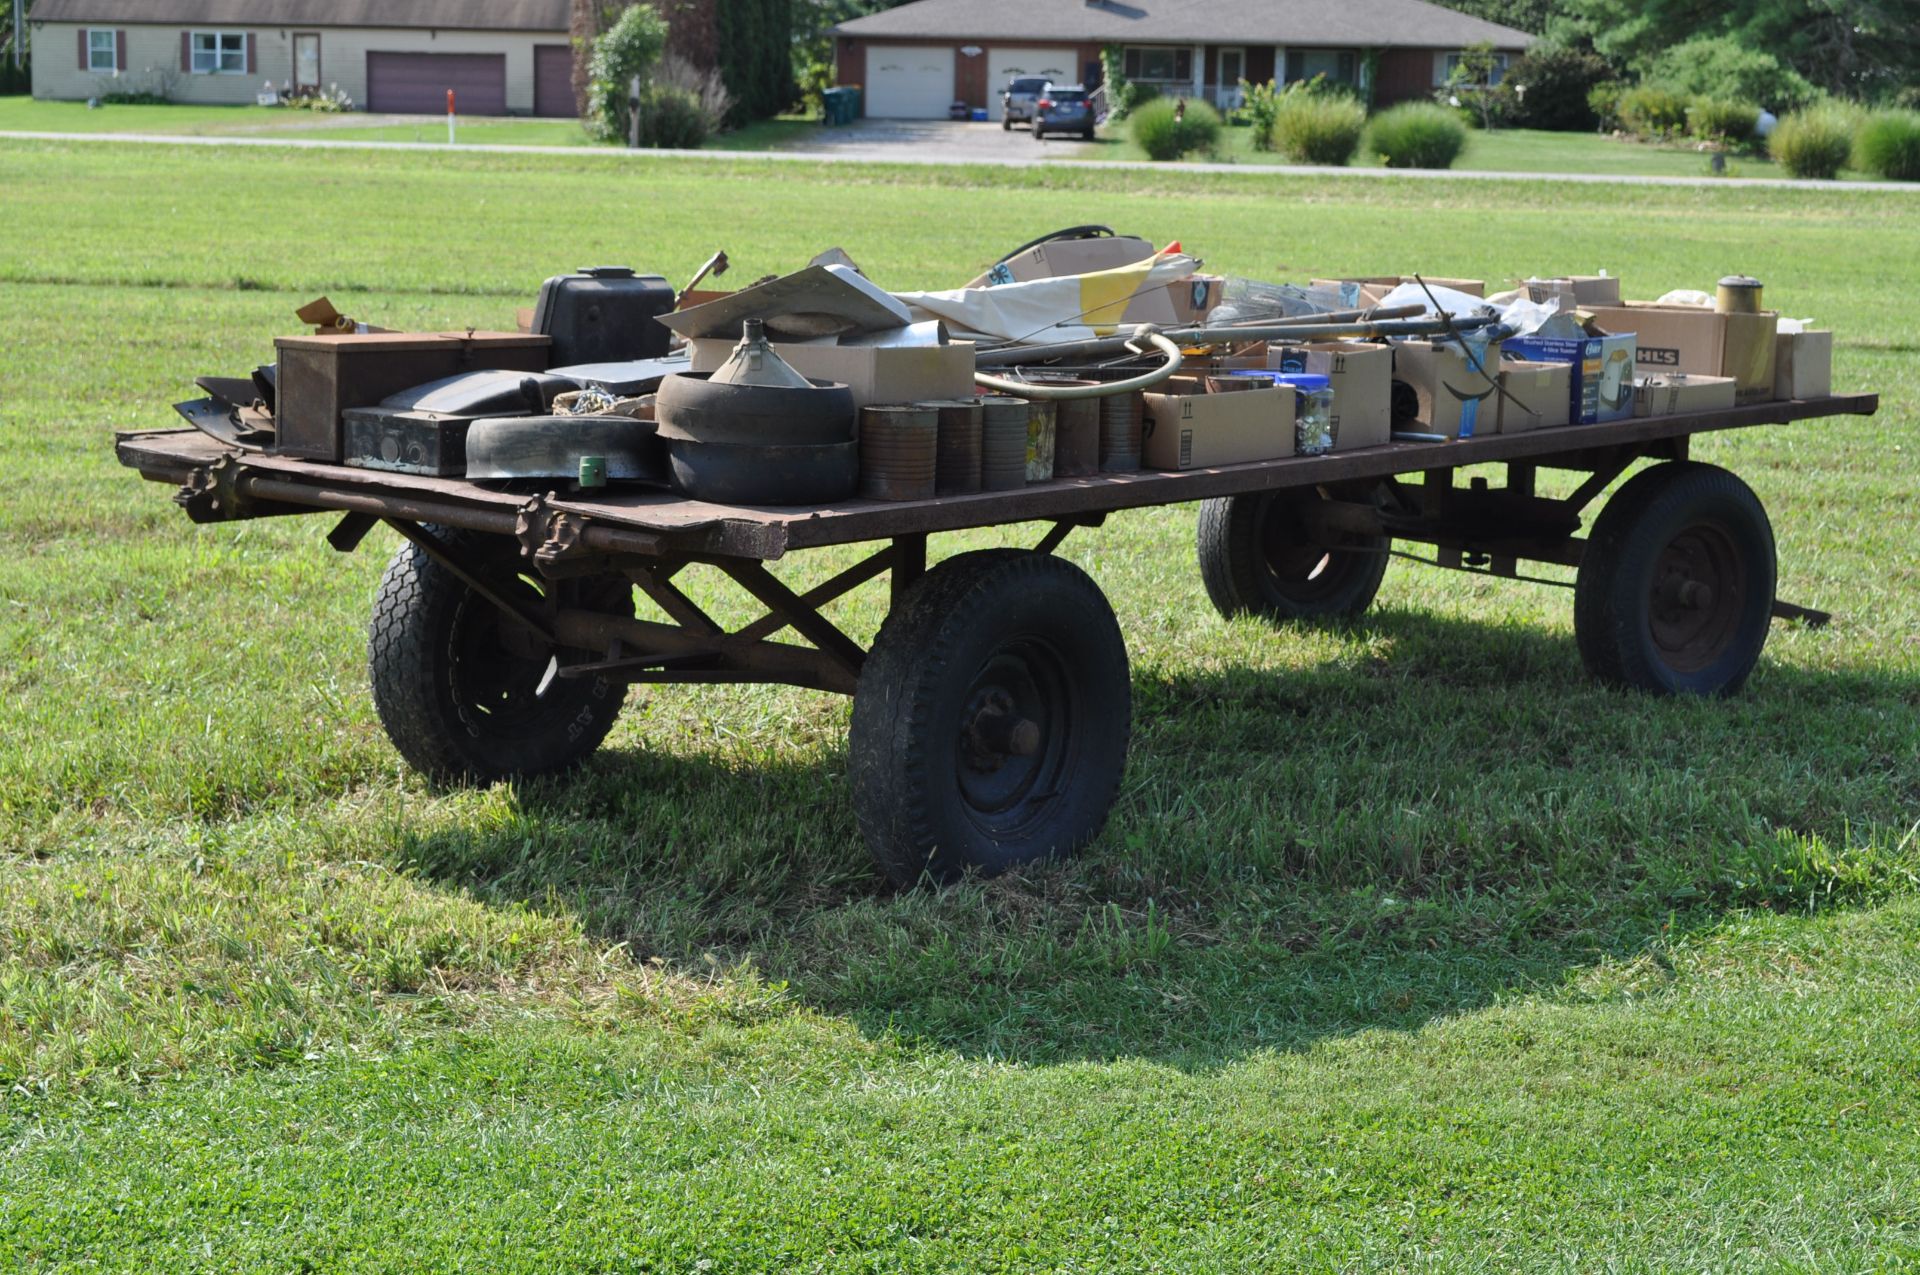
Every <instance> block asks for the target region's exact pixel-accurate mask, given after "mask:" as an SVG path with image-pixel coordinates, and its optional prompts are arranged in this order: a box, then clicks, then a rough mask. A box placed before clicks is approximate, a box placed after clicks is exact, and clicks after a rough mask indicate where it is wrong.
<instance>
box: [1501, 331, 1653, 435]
mask: <svg viewBox="0 0 1920 1275" xmlns="http://www.w3.org/2000/svg"><path fill="white" fill-rule="evenodd" d="M1501 348H1502V349H1503V350H1504V351H1505V352H1506V355H1507V357H1508V358H1513V359H1526V360H1528V361H1530V362H1534V363H1567V364H1571V365H1572V367H1573V376H1572V388H1571V390H1570V391H1569V410H1568V420H1569V422H1570V423H1572V424H1574V425H1593V424H1597V423H1599V422H1601V421H1624V420H1627V419H1629V418H1630V417H1632V415H1633V351H1634V335H1633V333H1631V332H1622V333H1616V334H1613V335H1611V336H1582V337H1545V336H1516V337H1508V338H1507V340H1506V342H1505V344H1504V345H1502V347H1501Z"/></svg>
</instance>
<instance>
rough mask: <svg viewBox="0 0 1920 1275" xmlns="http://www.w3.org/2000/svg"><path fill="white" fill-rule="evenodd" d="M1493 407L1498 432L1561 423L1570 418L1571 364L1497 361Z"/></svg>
mask: <svg viewBox="0 0 1920 1275" xmlns="http://www.w3.org/2000/svg"><path fill="white" fill-rule="evenodd" d="M1500 387H1501V388H1502V389H1504V390H1505V391H1506V393H1505V394H1500V395H1497V396H1496V397H1497V398H1498V399H1499V402H1500V405H1499V408H1498V409H1497V411H1498V413H1499V417H1500V432H1501V433H1502V434H1523V433H1525V432H1526V431H1528V430H1530V429H1548V428H1551V427H1552V426H1555V425H1565V424H1567V423H1568V422H1569V421H1570V420H1571V419H1572V410H1573V364H1571V363H1529V362H1527V361H1525V360H1523V359H1503V360H1501V362H1500Z"/></svg>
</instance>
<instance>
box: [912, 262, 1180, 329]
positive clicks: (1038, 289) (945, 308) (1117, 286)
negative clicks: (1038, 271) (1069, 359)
mask: <svg viewBox="0 0 1920 1275" xmlns="http://www.w3.org/2000/svg"><path fill="white" fill-rule="evenodd" d="M1199 265H1200V263H1199V261H1198V260H1197V259H1195V258H1193V257H1190V256H1188V255H1187V254H1186V253H1183V252H1163V253H1161V254H1159V255H1158V256H1154V257H1149V258H1147V259H1146V260H1145V261H1140V262H1136V263H1135V264H1133V265H1128V266H1120V267H1117V268H1116V269H1113V270H1100V271H1096V272H1094V273H1092V274H1078V275H1064V276H1062V277H1060V278H1055V279H1031V280H1028V281H1027V282H1025V283H1003V284H1000V285H999V286H998V287H992V288H950V289H947V290H945V291H940V292H896V293H894V294H893V295H894V296H895V297H897V298H898V299H899V300H901V301H904V302H905V303H906V304H907V306H908V307H909V308H911V309H912V311H913V316H914V318H915V319H917V320H920V319H944V320H945V321H946V323H947V325H948V326H949V327H950V328H952V329H953V331H954V333H955V334H956V335H970V336H979V337H986V338H991V339H996V340H1003V341H1014V342H1019V343H1023V344H1027V343H1031V344H1045V343H1048V342H1053V341H1085V340H1091V339H1092V338H1094V337H1099V336H1111V335H1113V334H1114V333H1115V332H1117V331H1119V330H1120V329H1121V328H1122V327H1124V326H1126V323H1125V320H1124V315H1125V313H1126V309H1127V303H1128V302H1129V301H1131V300H1132V299H1133V298H1134V297H1136V296H1139V295H1141V294H1143V293H1147V292H1151V291H1152V290H1153V289H1155V288H1164V287H1166V286H1167V285H1168V284H1170V283H1177V282H1179V281H1180V280H1182V279H1185V278H1187V277H1188V276H1189V275H1191V274H1192V273H1193V272H1194V271H1195V270H1196V269H1197V268H1198V267H1199Z"/></svg>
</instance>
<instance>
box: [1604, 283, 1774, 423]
mask: <svg viewBox="0 0 1920 1275" xmlns="http://www.w3.org/2000/svg"><path fill="white" fill-rule="evenodd" d="M1593 319H1594V322H1595V323H1597V324H1598V325H1599V326H1600V327H1601V328H1603V329H1605V330H1606V331H1608V332H1631V333H1633V334H1634V336H1635V338H1636V341H1637V345H1636V350H1637V353H1636V355H1635V362H1636V365H1637V366H1638V368H1639V370H1640V372H1641V373H1642V374H1645V375H1649V376H1651V375H1657V374H1659V373H1662V372H1692V373H1696V374H1698V375H1700V376H1731V377H1732V378H1733V381H1734V397H1735V398H1736V399H1737V400H1738V401H1740V402H1742V403H1751V402H1758V401H1763V400H1766V399H1770V398H1772V397H1773V360H1774V341H1775V336H1776V333H1777V331H1778V328H1779V324H1780V316H1779V315H1777V314H1775V313H1773V312H1772V311H1767V312H1765V313H1762V314H1720V313H1718V312H1716V311H1713V310H1709V309H1706V308H1705V307H1703V306H1685V305H1655V304H1653V303H1652V302H1646V301H1629V302H1627V304H1626V305H1624V306H1619V307H1604V306H1603V307H1599V308H1596V309H1595V310H1594V311H1593Z"/></svg>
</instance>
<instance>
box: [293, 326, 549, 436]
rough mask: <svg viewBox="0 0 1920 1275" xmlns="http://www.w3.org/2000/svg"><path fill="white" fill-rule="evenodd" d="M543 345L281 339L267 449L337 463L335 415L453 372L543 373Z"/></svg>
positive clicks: (457, 337) (479, 339)
mask: <svg viewBox="0 0 1920 1275" xmlns="http://www.w3.org/2000/svg"><path fill="white" fill-rule="evenodd" d="M551 344H552V343H551V342H550V341H549V340H548V339H547V338H546V337H544V336H539V335H529V334H526V333H521V332H438V333H435V332H363V333H337V334H335V333H329V334H327V335H324V336H283V337H280V338H278V339H277V340H275V341H274V348H275V350H276V351H277V353H278V357H279V365H278V370H277V372H276V373H275V383H276V385H277V393H276V395H275V408H276V411H275V412H274V435H275V437H274V446H273V450H274V452H275V453H276V454H278V455H281V456H300V457H304V458H306V459H308V460H324V461H329V462H337V461H339V459H340V457H341V455H342V437H341V436H342V430H343V421H342V417H341V413H343V412H344V411H345V410H346V409H347V408H349V407H371V406H373V405H374V404H376V403H378V402H380V401H381V400H382V399H384V398H386V397H387V396H388V395H390V394H397V393H399V392H400V391H401V390H405V389H409V388H411V387H413V386H415V385H419V384H421V383H423V382H426V381H433V380H438V379H440V378H441V377H445V376H452V375H454V374H455V373H458V372H472V371H479V370H482V369H492V368H499V369H502V370H505V371H515V372H543V371H545V370H546V368H547V363H548V358H547V355H548V350H549V347H550V346H551Z"/></svg>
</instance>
